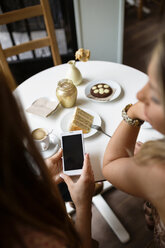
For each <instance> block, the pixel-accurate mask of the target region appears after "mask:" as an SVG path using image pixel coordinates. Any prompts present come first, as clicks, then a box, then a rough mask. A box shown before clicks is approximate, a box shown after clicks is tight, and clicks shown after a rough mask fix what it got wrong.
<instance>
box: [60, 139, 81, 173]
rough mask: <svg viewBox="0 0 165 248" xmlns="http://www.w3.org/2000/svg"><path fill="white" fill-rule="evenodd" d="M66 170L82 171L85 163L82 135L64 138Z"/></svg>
mask: <svg viewBox="0 0 165 248" xmlns="http://www.w3.org/2000/svg"><path fill="white" fill-rule="evenodd" d="M62 143H63V159H64V169H65V171H67V170H79V169H82V166H83V162H84V155H83V144H82V135H81V134H76V135H68V136H62Z"/></svg>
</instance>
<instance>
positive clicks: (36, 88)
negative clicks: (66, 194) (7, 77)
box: [14, 61, 161, 181]
mask: <svg viewBox="0 0 165 248" xmlns="http://www.w3.org/2000/svg"><path fill="white" fill-rule="evenodd" d="M68 66H69V65H68V64H63V65H59V66H55V67H52V68H50V69H47V70H44V71H42V72H40V73H37V74H36V75H34V76H32V77H31V78H29V79H27V80H26V81H24V82H23V83H22V84H21V85H19V86H18V87H17V88H16V90H15V92H14V94H15V95H16V97H17V98H18V97H19V99H20V100H21V103H22V105H23V109H24V110H25V109H27V108H28V107H29V106H30V105H31V104H32V103H33V102H34V101H35V100H36V99H38V98H39V97H50V98H54V99H57V98H56V87H57V83H58V81H59V80H61V79H63V78H65V75H66V72H67V70H68ZM76 66H77V67H78V68H79V70H80V71H81V74H82V77H83V82H82V84H81V85H79V86H78V87H77V90H78V98H77V102H76V105H77V106H79V107H80V108H81V107H83V108H86V109H90V110H92V111H95V112H96V113H97V114H98V115H99V116H100V117H101V120H102V128H103V129H104V130H105V131H106V132H107V133H108V134H110V135H112V134H113V133H114V131H115V129H116V128H117V126H118V124H119V123H120V121H121V120H122V117H121V110H122V109H123V108H124V107H125V105H126V104H128V103H135V102H136V93H137V91H138V90H139V89H141V88H142V87H143V86H144V84H145V83H146V82H147V79H148V77H147V75H146V74H144V73H142V72H140V71H138V70H136V69H133V68H131V67H128V66H125V65H122V64H117V63H111V62H103V61H88V62H77V63H76ZM92 80H99V81H100V80H113V81H115V82H117V83H118V84H120V86H121V88H122V91H121V94H120V96H119V97H118V98H117V99H115V100H113V101H110V102H105V103H100V102H93V101H91V100H89V99H87V98H86V96H85V94H84V89H85V87H86V85H87V84H88V83H89V82H90V81H92ZM69 111H71V109H70V108H68V109H67V108H63V107H61V106H60V107H59V108H58V109H57V111H56V112H55V113H54V114H53V115H52V116H49V117H47V118H43V117H39V116H36V115H33V114H30V113H27V112H25V114H26V117H27V120H28V123H29V125H30V128H31V129H34V128H38V127H45V128H53V130H54V133H55V134H56V135H57V136H58V137H59V138H60V133H61V132H62V130H61V128H60V121H61V119H62V118H63V116H64V115H65V114H66V113H68V112H69ZM157 137H161V135H160V134H159V133H158V132H156V131H155V130H153V129H152V128H141V131H140V134H139V137H138V140H140V141H142V142H144V141H147V140H149V139H155V138H157ZM108 141H109V138H108V137H107V136H105V135H104V134H102V133H98V132H97V133H96V134H94V135H93V136H91V137H88V138H86V139H84V143H85V151H86V152H88V153H89V154H90V158H91V163H92V167H93V170H94V175H95V179H96V181H99V180H103V179H104V177H103V175H102V172H101V167H102V161H103V155H104V151H105V148H106V145H107V143H108Z"/></svg>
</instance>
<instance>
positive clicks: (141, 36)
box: [92, 1, 165, 248]
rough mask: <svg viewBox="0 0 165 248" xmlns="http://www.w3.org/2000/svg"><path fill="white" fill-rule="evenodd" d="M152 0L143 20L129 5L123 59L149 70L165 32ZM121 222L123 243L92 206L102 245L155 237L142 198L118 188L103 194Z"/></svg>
mask: <svg viewBox="0 0 165 248" xmlns="http://www.w3.org/2000/svg"><path fill="white" fill-rule="evenodd" d="M151 2H152V1H149V5H148V7H149V8H150V10H151V13H150V14H145V13H143V18H142V20H140V21H139V20H138V19H137V13H136V8H135V7H131V6H128V5H127V6H126V12H125V13H126V15H125V16H126V17H125V33H124V58H123V63H124V64H126V65H129V66H132V67H134V68H136V69H139V70H141V71H143V72H146V71H147V60H148V57H149V54H150V52H151V50H152V47H153V45H154V44H155V41H156V37H157V36H158V35H159V34H161V33H163V32H164V31H165V25H164V24H165V15H164V17H162V18H160V15H159V10H158V6H155V5H154V4H153V3H151ZM103 197H104V199H105V200H106V201H107V203H108V204H109V205H110V206H111V208H112V210H113V211H114V213H115V214H116V215H117V216H118V218H119V220H120V221H121V223H122V224H123V225H124V227H125V228H126V230H127V231H128V232H129V234H130V237H131V239H130V241H129V242H128V243H126V244H122V243H121V242H120V241H119V240H118V238H117V237H116V235H115V234H114V233H113V231H112V230H111V228H110V227H109V226H108V224H107V223H106V222H105V220H104V219H103V217H102V216H101V214H100V213H99V212H98V210H97V209H96V208H95V206H93V207H92V213H93V218H92V235H93V238H94V239H96V240H97V241H98V242H99V248H122V247H127V248H143V247H146V245H147V244H148V242H149V241H150V240H151V239H152V231H150V230H148V228H147V226H146V224H145V220H144V213H143V200H142V199H138V198H136V197H133V196H130V195H128V194H126V193H123V192H121V191H119V190H117V189H114V188H113V189H111V190H109V191H108V192H105V193H104V194H103Z"/></svg>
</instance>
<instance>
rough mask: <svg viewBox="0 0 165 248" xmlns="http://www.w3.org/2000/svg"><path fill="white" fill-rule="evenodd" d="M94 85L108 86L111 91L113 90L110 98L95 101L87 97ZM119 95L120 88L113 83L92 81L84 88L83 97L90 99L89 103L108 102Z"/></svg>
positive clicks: (109, 81)
mask: <svg viewBox="0 0 165 248" xmlns="http://www.w3.org/2000/svg"><path fill="white" fill-rule="evenodd" d="M95 84H108V85H109V86H110V87H111V88H112V89H113V93H112V95H111V96H110V97H108V98H107V99H101V98H100V99H98V98H97V99H95V98H92V97H89V95H90V90H91V88H92V86H93V85H95ZM120 93H121V86H120V85H119V84H118V83H117V82H115V81H113V80H100V79H99V80H94V81H90V82H89V83H88V84H87V86H86V87H85V96H86V97H87V98H88V99H90V100H91V101H94V102H110V101H112V100H114V99H116V98H117V97H118V96H119V95H120Z"/></svg>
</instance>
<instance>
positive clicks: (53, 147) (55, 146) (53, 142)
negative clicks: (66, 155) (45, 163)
mask: <svg viewBox="0 0 165 248" xmlns="http://www.w3.org/2000/svg"><path fill="white" fill-rule="evenodd" d="M49 139H50V144H49V148H48V150H46V151H42V152H41V155H42V156H43V158H44V159H46V158H49V157H51V156H52V155H54V154H55V153H56V152H58V150H59V148H60V140H59V138H58V137H57V136H56V135H55V134H54V133H52V134H50V136H49Z"/></svg>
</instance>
